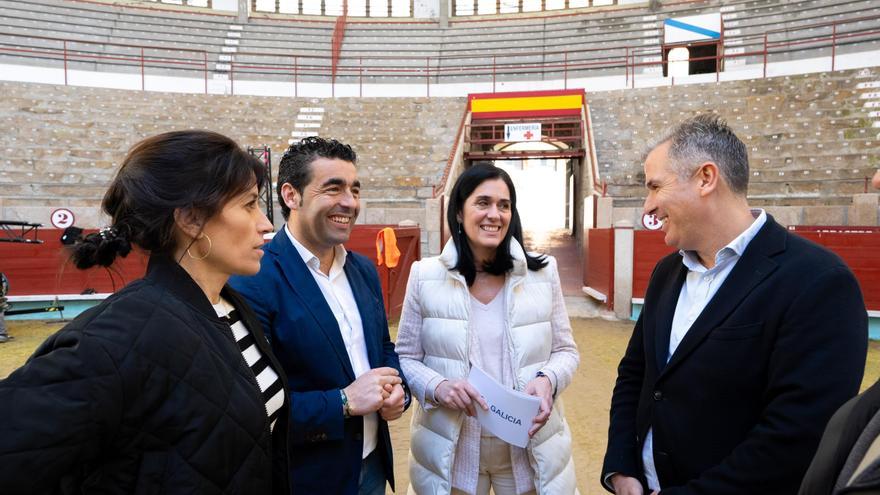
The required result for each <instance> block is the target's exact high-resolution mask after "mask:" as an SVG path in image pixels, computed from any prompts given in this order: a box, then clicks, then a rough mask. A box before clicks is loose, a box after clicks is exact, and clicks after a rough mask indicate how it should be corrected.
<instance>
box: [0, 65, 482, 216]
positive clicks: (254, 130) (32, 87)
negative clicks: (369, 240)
mask: <svg viewBox="0 0 880 495" xmlns="http://www.w3.org/2000/svg"><path fill="white" fill-rule="evenodd" d="M0 93H2V94H3V98H2V99H0V126H2V127H3V129H6V131H5V132H3V133H2V134H0V149H2V150H3V158H2V159H0V218H4V219H9V220H36V221H40V222H43V223H47V222H48V218H49V213H50V212H51V211H52V210H53V209H55V208H57V207H61V206H65V207H73V208H72V209H74V210H75V211H77V212H82V214H81V215H80V218H79V219H78V221H77V224H78V225H82V226H90V227H92V226H94V227H97V226H101V225H103V221H102V219H101V217H100V214H99V211H98V210H99V205H100V200H101V198H102V196H103V194H104V191H105V190H106V188H107V184H108V183H109V181H110V179H111V178H112V177H113V175H114V174H115V173H116V170H117V169H118V167H119V164H120V162H121V160H122V158H123V157H124V155H125V152H126V150H127V149H128V148H129V147H130V146H131V145H132V144H134V143H135V142H137V141H138V140H140V139H142V138H144V137H147V136H150V135H153V134H157V133H160V132H164V131H169V130H175V129H187V128H207V129H211V130H215V131H218V132H221V133H224V134H226V135H229V136H230V137H232V138H234V139H235V140H237V141H238V142H239V143H241V144H242V145H253V146H259V145H268V146H269V147H271V149H272V151H273V170H274V171H275V173H276V174H277V165H278V160H280V158H281V155H282V153H283V151H284V150H285V149H286V148H287V145H288V140H289V139H291V137H290V136H291V133H292V132H293V131H295V129H296V127H297V126H296V125H295V122H296V121H297V116H298V113H299V112H300V110H301V109H302V108H303V107H309V108H314V107H322V108H323V109H324V112H323V115H324V116H323V119H322V121H321V124H320V127H319V128H318V129H315V131H316V132H317V133H318V134H320V135H322V136H327V137H334V138H338V139H340V140H342V141H344V142H348V143H351V144H352V145H354V147H355V149H356V151H357V152H358V155H359V175H360V178H361V181H362V183H363V184H364V186H363V197H364V199H365V200H366V201H367V204H368V205H370V208H371V209H374V210H376V211H377V213H375V214H374V215H376V214H378V212H383V213H382V214H383V215H385V214H386V213H387V215H385V216H387V218H384V217H383V218H374V220H376V221H374V222H371V223H383V222H380V221H379V220H382V221H388V222H392V223H396V222H397V221H399V220H403V219H404V218H397V216H400V215H401V214H402V213H399V212H398V213H390V212H386V210H387V209H388V208H391V209H407V210H418V211H422V213H421V217H416V218H410V219H412V220H415V221H417V222H421V221H422V218H423V217H424V213H423V206H424V199H425V198H428V197H431V195H432V191H431V186H432V185H433V184H435V183H437V182H438V181H439V179H440V176H441V175H442V173H443V170H444V167H445V165H446V161H447V159H448V154H449V151H450V149H451V148H452V141H453V140H454V138H455V134H456V131H457V129H458V125H459V122H460V120H461V117H462V114H463V112H464V109H465V100H464V99H463V98H443V99H427V98H399V99H370V98H363V99H337V100H318V99H306V98H287V97H257V96H216V95H186V94H173V93H153V92H146V93H144V92H134V91H126V90H114V89H96V88H83V87H74V86H57V85H44V84H27V83H14V82H0ZM273 180H274V178H273ZM410 213H412V211H410ZM395 215H397V216H395ZM276 218H277V219H280V218H281V217H280V214H279V215H276ZM364 219H366V217H364V218H362V220H364ZM279 221H280V220H279Z"/></svg>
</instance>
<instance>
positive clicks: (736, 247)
mask: <svg viewBox="0 0 880 495" xmlns="http://www.w3.org/2000/svg"><path fill="white" fill-rule="evenodd" d="M752 215H753V216H754V217H756V218H755V221H754V222H752V224H751V225H750V226H749V228H747V229H746V230H744V231H743V232H742V234H740V235H738V236H737V237H736V239H734V240H732V241H730V243H729V244H728V245H726V246H724V247H723V248H721V249H720V250H719V251H718V252H717V253H715V266H713V267H712V268H706V267H705V266H703V264H702V263H700V260H699V258H698V257H697V253H695V252H693V251H679V254H681V262H682V263H683V264H684V266H686V267H687V269H688V274H687V278H686V280H685V282H684V284H683V285H682V286H681V292H680V293H679V295H678V303H677V304H676V305H675V315H674V316H673V317H672V328H671V330H670V332H669V352H668V353H667V354H666V362H667V363H668V362H669V358H671V357H672V355H673V354H674V353H675V350H676V349H677V348H678V344H680V343H681V341H682V339H684V336H685V335H687V332H688V330H690V328H691V325H692V324H693V323H694V321H696V319H697V318H698V317H699V316H700V313H702V312H703V309H704V308H705V307H706V305H707V304H709V301H711V300H712V297H714V296H715V293H716V292H718V289H719V288H720V287H721V285H722V284H723V283H724V281H725V280H726V279H727V276H728V275H730V272H731V271H732V270H733V267H734V266H736V262H737V261H739V258H740V257H741V256H742V254H743V252H744V251H745V250H746V246H748V245H749V243H750V242H751V241H752V239H754V238H755V235H756V234H757V233H758V231H759V230H761V227H763V226H764V223H765V222H766V221H767V213H765V212H764V210H752ZM642 462H643V463H644V465H645V478H646V479H647V481H648V488H650V489H651V490H660V489H661V486H660V480H659V479H658V477H657V468H656V466H655V465H654V429H653V428H651V429H649V430H648V435H647V436H646V437H645V444H644V445H643V446H642Z"/></svg>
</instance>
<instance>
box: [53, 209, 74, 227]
mask: <svg viewBox="0 0 880 495" xmlns="http://www.w3.org/2000/svg"><path fill="white" fill-rule="evenodd" d="M51 218H52V226H53V227H55V228H56V229H66V228H67V227H70V226H71V225H73V222H75V221H76V217H75V216H74V215H73V212H72V211H70V210H68V209H67V208H58V209H57V210H55V211H53V212H52V217H51Z"/></svg>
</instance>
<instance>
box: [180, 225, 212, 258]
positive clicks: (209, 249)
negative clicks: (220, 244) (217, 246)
mask: <svg viewBox="0 0 880 495" xmlns="http://www.w3.org/2000/svg"><path fill="white" fill-rule="evenodd" d="M202 239H207V240H208V250H207V251H206V252H205V254H203V255H202V256H193V255H192V253H190V252H189V250H190V249H192V245H190V247H188V248H186V255H187V256H189V257H190V258H192V259H194V260H196V261H198V260H203V259H205V258H207V257H208V255H209V254H211V249H212V248H213V247H214V243H213V242H212V241H211V237H210V236H209V235H208V234H205V233H204V232H202V237H199V238H198V239H196V240H195V242H198V241H200V240H202ZM195 242H193V244H195Z"/></svg>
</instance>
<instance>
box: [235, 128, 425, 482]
mask: <svg viewBox="0 0 880 495" xmlns="http://www.w3.org/2000/svg"><path fill="white" fill-rule="evenodd" d="M355 162H356V155H355V152H354V151H353V150H352V148H351V147H350V146H348V145H344V144H342V143H339V142H338V141H336V140H324V139H322V138H319V137H311V138H305V139H303V140H302V141H301V142H299V143H295V144H293V145H291V146H290V148H289V149H288V150H287V152H286V153H285V154H284V156H283V157H282V159H281V165H280V170H279V174H278V197H279V198H280V200H281V201H280V202H281V210H282V213H283V214H284V217H285V219H286V220H287V222H286V225H285V228H284V229H282V231H281V232H278V233H277V234H276V235H275V237H274V238H273V239H272V241H271V242H269V243H268V244H267V245H266V246H265V248H264V253H265V255H264V257H263V260H262V263H261V269H260V272H259V273H258V274H257V275H255V276H253V277H235V278H233V279H232V280H230V284H231V285H232V286H233V287H235V288H236V289H237V290H238V291H240V292H241V294H242V295H244V296H245V297H246V298H247V300H248V302H250V304H251V305H252V306H253V308H254V311H255V312H256V314H257V316H258V317H259V318H260V320H261V323H262V324H263V327H264V328H265V330H266V334H267V337H268V338H269V340H270V342H271V344H272V349H273V351H274V352H275V355H276V356H277V357H278V360H279V361H280V362H281V364H282V366H283V367H284V371H285V372H286V374H287V379H288V382H289V389H290V397H291V407H290V412H291V422H290V456H291V459H290V465H291V473H290V474H291V488H292V493H293V494H294V495H300V494H318V493H322V494H323V493H331V494H340V495H356V494H357V495H378V494H384V493H385V483H386V480H387V481H388V482H389V483H390V484H391V488H392V489H394V471H393V463H392V457H391V439H390V437H389V434H388V424H387V421H391V420H395V419H398V418H399V417H400V416H401V415H402V414H403V411H404V409H405V407H406V406H408V398H409V394H408V392H407V389H406V386H405V382H404V381H403V375H402V373H401V371H400V364H399V362H398V357H397V353H396V352H394V343H392V342H391V339H390V337H389V335H388V322H387V321H386V318H385V306H384V303H383V299H382V290H381V286H380V283H379V277H378V274H377V272H376V268H375V267H374V266H373V264H372V263H371V262H370V260H369V259H367V258H366V257H364V256H361V255H359V254H356V253H353V252H350V251H346V250H345V249H344V248H343V247H342V243H344V242H346V241H348V238H349V235H350V234H351V230H352V227H353V226H354V223H355V220H356V219H357V216H358V213H359V211H360V202H359V196H360V182H359V181H358V179H357V169H356V168H355Z"/></svg>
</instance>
